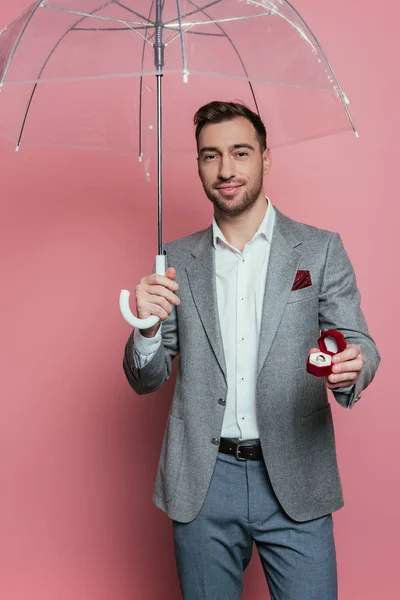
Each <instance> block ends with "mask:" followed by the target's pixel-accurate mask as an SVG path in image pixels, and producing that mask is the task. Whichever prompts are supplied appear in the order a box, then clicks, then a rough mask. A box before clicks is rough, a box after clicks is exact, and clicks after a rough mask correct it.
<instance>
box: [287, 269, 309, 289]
mask: <svg viewBox="0 0 400 600" xmlns="http://www.w3.org/2000/svg"><path fill="white" fill-rule="evenodd" d="M310 285H312V281H311V275H310V271H297V273H296V277H295V280H294V284H293V287H292V292H294V291H295V290H302V289H303V288H306V287H309V286H310Z"/></svg>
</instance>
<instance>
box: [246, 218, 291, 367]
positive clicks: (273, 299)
mask: <svg viewBox="0 0 400 600" xmlns="http://www.w3.org/2000/svg"><path fill="white" fill-rule="evenodd" d="M275 211H276V220H275V226H274V232H273V235H272V241H271V250H270V256H269V263H268V272H267V278H266V282H265V292H264V301H263V311H262V317H261V328H260V341H259V352H258V365H257V374H258V376H260V373H261V370H262V368H263V366H264V363H265V361H266V359H267V357H268V354H269V351H270V349H271V346H272V342H273V340H274V337H275V334H276V332H277V330H278V327H279V324H280V322H281V320H282V317H283V313H284V310H285V307H286V304H287V301H288V300H289V294H290V291H291V289H292V285H293V281H294V278H295V276H296V272H297V268H298V266H299V263H300V260H301V253H300V252H299V251H298V250H296V249H295V248H296V247H297V246H299V245H300V244H301V242H296V241H294V240H292V239H291V238H290V235H289V232H288V231H286V230H285V223H286V217H284V215H282V213H280V212H279V211H278V210H276V209H275Z"/></svg>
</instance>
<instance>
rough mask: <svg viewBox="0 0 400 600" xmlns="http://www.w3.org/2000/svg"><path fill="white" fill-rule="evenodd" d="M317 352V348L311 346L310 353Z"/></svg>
mask: <svg viewBox="0 0 400 600" xmlns="http://www.w3.org/2000/svg"><path fill="white" fill-rule="evenodd" d="M317 352H321V350H320V349H319V348H311V350H310V354H316V353H317Z"/></svg>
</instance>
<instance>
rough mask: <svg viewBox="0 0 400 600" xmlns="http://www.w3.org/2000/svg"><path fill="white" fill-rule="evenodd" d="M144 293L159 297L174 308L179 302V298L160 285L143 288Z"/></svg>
mask: <svg viewBox="0 0 400 600" xmlns="http://www.w3.org/2000/svg"><path fill="white" fill-rule="evenodd" d="M145 291H146V292H147V294H150V295H152V296H160V297H162V298H165V299H166V300H168V302H169V303H170V304H175V305H176V306H178V305H179V304H180V302H181V301H180V298H179V297H178V296H177V295H176V294H174V292H171V291H170V290H167V288H165V287H163V286H162V285H149V286H147V287H146V288H145Z"/></svg>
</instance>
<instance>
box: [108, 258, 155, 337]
mask: <svg viewBox="0 0 400 600" xmlns="http://www.w3.org/2000/svg"><path fill="white" fill-rule="evenodd" d="M165 271H166V261H165V255H164V254H161V255H158V256H156V273H157V275H165ZM129 298H130V292H128V290H122V291H121V294H120V296H119V308H120V310H121V313H122V316H123V317H124V319H125V321H128V323H129V325H132V327H136V329H149V328H150V327H154V325H156V324H157V323H158V321H159V320H160V318H159V317H156V316H155V315H152V316H151V317H147V319H138V318H137V317H135V315H134V314H132V312H131V309H130V306H129Z"/></svg>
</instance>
